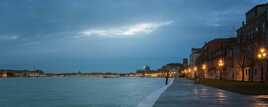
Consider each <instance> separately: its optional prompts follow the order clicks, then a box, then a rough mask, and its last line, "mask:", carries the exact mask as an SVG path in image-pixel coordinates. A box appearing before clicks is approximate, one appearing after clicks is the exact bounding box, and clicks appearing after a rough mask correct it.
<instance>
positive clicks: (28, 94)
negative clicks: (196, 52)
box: [0, 78, 164, 107]
mask: <svg viewBox="0 0 268 107" xmlns="http://www.w3.org/2000/svg"><path fill="white" fill-rule="evenodd" d="M163 86H164V82H163V79H159V78H107V79H103V78H8V79H0V104H1V107H136V106H137V105H138V103H139V102H141V101H142V100H143V99H144V98H145V97H146V96H148V95H150V94H151V93H152V92H154V91H156V90H158V89H160V88H161V87H163Z"/></svg>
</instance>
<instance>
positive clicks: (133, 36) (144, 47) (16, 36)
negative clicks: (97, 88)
mask: <svg viewBox="0 0 268 107" xmlns="http://www.w3.org/2000/svg"><path fill="white" fill-rule="evenodd" d="M266 1H267V0H1V1H0V49H1V51H0V68H13V69H34V68H38V69H43V70H45V71H50V72H59V71H68V72H71V71H78V70H81V71H85V72H86V71H114V72H129V71H134V70H136V69H139V68H142V66H143V65H145V64H148V65H150V66H152V68H158V67H160V66H161V65H163V64H166V63H170V62H179V61H180V60H181V59H182V58H183V57H188V56H189V53H190V49H191V48H192V47H201V46H202V45H203V44H204V42H205V41H207V40H211V39H213V38H217V37H231V36H234V35H235V30H236V29H237V28H238V27H239V26H240V25H241V22H242V21H243V20H244V13H245V12H246V11H247V10H249V9H250V8H252V7H253V6H254V5H256V4H260V3H265V2H266Z"/></svg>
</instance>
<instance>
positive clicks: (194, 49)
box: [190, 48, 201, 66]
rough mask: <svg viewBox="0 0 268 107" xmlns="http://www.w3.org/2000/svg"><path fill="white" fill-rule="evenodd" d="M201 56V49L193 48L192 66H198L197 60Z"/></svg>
mask: <svg viewBox="0 0 268 107" xmlns="http://www.w3.org/2000/svg"><path fill="white" fill-rule="evenodd" d="M200 54H201V49H200V48H192V51H191V55H190V66H195V65H197V63H196V60H197V58H198V57H199V56H200Z"/></svg>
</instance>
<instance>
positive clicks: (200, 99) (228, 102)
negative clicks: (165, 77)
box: [153, 79, 268, 107]
mask: <svg viewBox="0 0 268 107" xmlns="http://www.w3.org/2000/svg"><path fill="white" fill-rule="evenodd" d="M260 98H261V99H260ZM263 98H268V96H248V95H241V94H236V93H232V92H229V91H224V90H221V89H216V88H211V87H207V86H204V85H200V84H195V83H193V81H190V80H185V79H175V80H174V82H173V84H172V85H171V86H170V87H169V88H168V89H167V90H166V91H165V92H164V93H162V95H161V96H160V97H159V99H158V100H157V101H156V103H155V104H154V106H153V107H268V101H267V100H265V99H263Z"/></svg>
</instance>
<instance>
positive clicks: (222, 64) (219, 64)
mask: <svg viewBox="0 0 268 107" xmlns="http://www.w3.org/2000/svg"><path fill="white" fill-rule="evenodd" d="M223 66H224V61H223V59H219V60H218V67H219V71H220V80H222V71H223Z"/></svg>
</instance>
